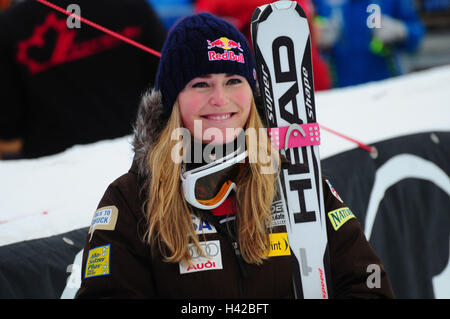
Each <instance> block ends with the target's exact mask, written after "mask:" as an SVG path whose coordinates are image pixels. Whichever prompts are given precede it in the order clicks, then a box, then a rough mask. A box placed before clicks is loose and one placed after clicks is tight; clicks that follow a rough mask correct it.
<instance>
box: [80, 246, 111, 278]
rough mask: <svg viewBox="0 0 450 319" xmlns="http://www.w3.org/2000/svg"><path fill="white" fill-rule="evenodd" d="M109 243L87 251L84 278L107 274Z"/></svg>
mask: <svg viewBox="0 0 450 319" xmlns="http://www.w3.org/2000/svg"><path fill="white" fill-rule="evenodd" d="M110 249H111V245H110V244H108V245H104V246H99V247H95V248H92V249H91V250H89V252H88V257H87V261H86V270H85V272H84V278H91V277H98V276H107V275H109V273H110V268H109V257H110Z"/></svg>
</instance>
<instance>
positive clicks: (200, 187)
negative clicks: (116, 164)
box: [76, 13, 393, 299]
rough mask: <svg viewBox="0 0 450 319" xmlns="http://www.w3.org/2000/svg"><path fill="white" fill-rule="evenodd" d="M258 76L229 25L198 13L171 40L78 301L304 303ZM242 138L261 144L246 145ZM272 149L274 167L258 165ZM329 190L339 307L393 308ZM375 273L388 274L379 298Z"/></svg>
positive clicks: (111, 191) (99, 224) (95, 233)
mask: <svg viewBox="0 0 450 319" xmlns="http://www.w3.org/2000/svg"><path fill="white" fill-rule="evenodd" d="M219 40H220V41H219ZM228 44H232V45H228ZM218 55H220V57H221V59H220V60H218V59H217V56H218ZM253 70H254V61H253V56H252V54H251V51H250V48H249V45H248V42H247V41H246V39H245V37H244V36H243V35H242V34H241V33H240V32H239V31H238V30H237V29H236V28H235V27H233V26H232V25H231V24H229V23H227V22H225V21H224V20H222V19H219V18H217V17H215V16H213V15H211V14H209V13H201V14H196V15H192V16H189V17H187V18H185V19H183V20H182V21H181V22H179V23H178V24H177V25H176V26H175V27H174V28H173V29H172V30H171V32H170V34H169V36H168V39H167V40H166V42H165V44H164V47H163V51H162V60H161V62H160V65H159V70H158V73H157V77H156V86H155V88H154V89H151V90H149V91H148V92H147V94H146V95H145V96H144V97H143V99H142V102H141V105H140V108H139V111H138V116H137V120H136V124H135V130H134V142H133V146H134V151H135V157H134V160H133V164H132V167H131V168H130V170H129V171H128V172H127V173H126V174H124V175H123V176H121V177H119V178H118V179H117V180H116V181H114V182H113V183H112V184H111V185H110V186H109V187H108V189H107V190H106V192H105V194H104V196H103V198H102V199H101V201H100V203H99V205H98V209H97V211H96V212H95V214H94V217H93V219H92V223H91V227H90V229H89V232H88V236H87V240H86V244H85V247H84V252H83V263H82V283H81V287H80V289H79V290H78V292H77V296H76V297H77V298H80V299H81V298H294V297H295V293H294V287H293V281H292V273H293V272H292V258H294V256H293V255H292V254H291V251H290V248H289V242H288V238H287V236H286V235H287V233H286V222H285V221H284V218H283V217H282V216H279V214H278V212H277V210H276V209H273V208H274V207H275V206H274V203H276V199H277V198H278V197H277V196H278V195H277V194H278V193H277V177H278V172H279V167H280V165H282V162H283V160H282V159H280V157H279V155H278V151H276V150H274V148H272V144H271V142H270V141H269V139H268V137H267V131H265V130H264V126H263V124H262V120H261V118H260V116H259V114H258V110H257V106H256V104H255V99H254V97H255V96H256V95H258V93H257V90H258V89H257V86H256V80H255V77H254V75H253V74H254V73H253ZM230 129H232V130H231V131H232V132H231V133H230ZM243 129H245V130H251V129H255V131H256V134H260V136H257V138H255V139H254V140H252V139H250V137H248V135H247V136H246V137H245V138H244V139H241V137H242V133H243ZM180 131H181V133H182V134H179V133H180ZM211 132H213V133H211ZM174 133H176V134H174ZM174 136H175V137H174ZM264 136H265V139H264ZM185 137H188V138H187V139H188V141H189V142H188V143H185V140H184V138H185ZM191 139H192V140H193V141H191ZM180 141H181V143H180ZM254 143H256V147H254V146H255V144H254ZM181 146H183V148H181ZM185 146H186V147H185ZM184 147H185V148H184ZM211 149H214V151H211V152H209V150H211ZM261 150H266V151H268V152H267V153H266V154H270V156H269V155H268V157H269V158H268V159H269V160H268V161H266V160H264V161H263V160H261V161H259V160H254V159H255V158H256V157H255V156H256V155H257V154H256V153H257V152H260V151H261ZM199 153H200V160H196V159H195V158H196V156H197V155H199ZM263 153H264V152H263ZM178 155H179V156H178ZM258 155H259V154H258ZM192 159H194V160H192ZM266 159H267V158H266ZM264 165H266V166H264ZM264 168H266V170H264ZM268 168H272V170H270V169H268ZM191 182H192V183H191ZM322 187H323V192H324V199H325V210H326V212H327V217H328V218H327V221H326V226H327V233H328V239H329V250H330V260H331V276H330V277H331V282H330V283H329V288H330V291H333V293H332V296H333V297H336V298H392V297H393V293H392V289H391V285H390V283H389V279H388V277H387V274H386V273H385V271H384V268H383V265H382V264H381V261H380V260H379V258H378V257H377V256H376V254H375V252H374V251H373V249H372V248H371V247H370V245H369V243H368V242H367V240H366V238H365V237H364V233H363V232H362V230H361V226H360V224H359V222H358V221H357V220H356V218H355V216H354V215H353V213H352V212H351V211H350V209H349V208H348V207H346V205H345V204H344V203H343V202H342V200H341V199H340V197H339V196H338V195H336V192H335V191H334V189H333V188H332V187H331V186H329V182H326V181H325V180H324V181H323V185H322ZM334 214H338V215H339V214H340V215H339V216H337V217H338V218H335V217H336V216H335V217H333V216H334ZM369 265H376V266H377V267H379V269H380V282H379V285H377V287H374V288H372V287H371V286H370V285H368V284H367V279H368V275H369V274H368V273H367V267H368V266H369Z"/></svg>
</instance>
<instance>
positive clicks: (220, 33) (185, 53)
mask: <svg viewBox="0 0 450 319" xmlns="http://www.w3.org/2000/svg"><path fill="white" fill-rule="evenodd" d="M211 73H226V74H237V75H240V76H243V77H245V78H246V79H247V81H248V83H249V84H250V87H251V88H252V90H253V92H254V93H255V90H256V71H255V62H254V59H253V55H252V52H251V49H250V46H249V44H248V42H247V40H246V38H245V37H244V35H243V34H242V33H241V32H239V31H238V30H237V29H236V28H235V27H234V26H233V25H232V24H230V23H228V22H226V21H225V20H222V19H219V18H217V17H215V16H213V15H212V14H209V13H200V14H194V15H191V16H188V17H186V18H184V19H182V20H181V21H179V22H178V23H177V24H176V25H175V26H174V27H173V29H172V30H171V31H170V32H169V35H168V37H167V39H166V41H165V43H164V46H163V49H162V52H161V60H160V62H159V67H158V72H157V74H156V81H155V88H156V89H157V90H160V91H161V94H162V102H163V106H164V112H165V114H166V115H170V114H171V112H172V108H173V105H174V103H175V101H176V99H177V97H178V93H180V92H181V91H182V90H183V89H184V87H185V86H186V84H187V83H188V82H189V81H191V80H192V79H193V78H195V77H198V76H203V75H207V74H211Z"/></svg>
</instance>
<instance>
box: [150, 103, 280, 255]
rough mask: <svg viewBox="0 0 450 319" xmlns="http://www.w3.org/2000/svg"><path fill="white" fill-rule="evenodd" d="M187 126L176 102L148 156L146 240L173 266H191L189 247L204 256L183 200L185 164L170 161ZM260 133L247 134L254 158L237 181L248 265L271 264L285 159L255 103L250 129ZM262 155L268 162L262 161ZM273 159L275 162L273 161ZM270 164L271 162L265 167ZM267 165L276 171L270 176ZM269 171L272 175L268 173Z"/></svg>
mask: <svg viewBox="0 0 450 319" xmlns="http://www.w3.org/2000/svg"><path fill="white" fill-rule="evenodd" d="M180 127H182V119H181V115H180V112H179V106H178V103H175V105H174V109H173V112H172V114H171V117H170V118H169V121H168V124H167V125H166V127H165V128H164V130H163V131H162V132H161V135H160V136H159V138H158V140H157V141H156V143H155V145H154V146H153V148H152V149H151V151H150V152H151V153H150V154H149V156H148V165H149V171H150V175H149V181H148V201H147V203H146V204H147V205H146V212H145V213H146V218H147V222H148V227H147V232H146V234H145V239H146V240H147V242H149V243H150V244H152V245H154V244H157V245H158V248H159V250H160V252H161V254H162V255H163V256H164V257H165V259H166V261H168V262H180V261H182V262H185V263H188V264H190V263H191V256H190V253H189V244H190V243H193V244H194V245H195V246H196V248H197V249H198V251H199V252H202V253H203V254H204V252H203V250H202V248H201V246H200V241H199V238H198V236H197V235H196V233H195V229H194V225H193V223H192V217H191V208H190V206H189V205H188V204H187V203H186V201H185V200H184V197H183V196H182V194H183V191H182V188H181V183H180V177H179V172H180V165H181V163H179V161H178V162H177V161H173V160H169V161H168V160H167V159H168V156H169V155H170V154H171V152H172V150H173V148H174V147H175V146H176V144H177V143H179V140H174V139H173V138H172V132H173V131H174V130H176V129H178V128H180ZM248 128H254V130H252V131H253V132H255V134H256V135H255V134H251V135H247V134H246V136H245V138H246V144H247V149H248V151H249V157H248V159H247V161H246V163H245V169H244V170H243V172H241V173H240V175H239V177H238V180H237V181H236V185H237V191H236V207H237V213H236V220H237V233H238V241H239V246H240V250H241V254H242V257H243V258H244V260H245V261H246V262H248V263H255V264H261V263H262V262H263V260H264V259H266V255H267V249H268V244H269V243H268V238H267V237H268V232H269V231H270V224H271V204H272V200H273V198H274V196H275V192H276V190H277V188H276V179H277V176H278V167H279V161H280V160H279V156H278V152H277V151H276V150H275V149H273V147H272V144H271V143H270V141H269V139H268V137H267V133H266V132H265V130H264V126H263V124H262V121H261V119H260V117H259V115H258V112H257V109H256V106H255V103H254V101H252V105H251V110H250V114H249V118H248V120H247V125H246V129H248ZM261 156H265V157H266V158H265V159H264V160H263V161H261V160H260V159H261ZM267 156H269V158H267ZM264 163H268V164H266V165H265V166H264V165H263V164H264ZM267 166H271V167H272V172H271V173H267ZM265 169H266V170H265Z"/></svg>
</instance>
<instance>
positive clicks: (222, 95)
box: [210, 85, 228, 106]
mask: <svg viewBox="0 0 450 319" xmlns="http://www.w3.org/2000/svg"><path fill="white" fill-rule="evenodd" d="M227 102H228V97H227V93H226V92H225V88H223V87H222V86H220V85H218V86H216V87H214V90H213V91H212V92H211V97H210V103H211V104H212V105H214V106H224V105H225V104H227Z"/></svg>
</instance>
